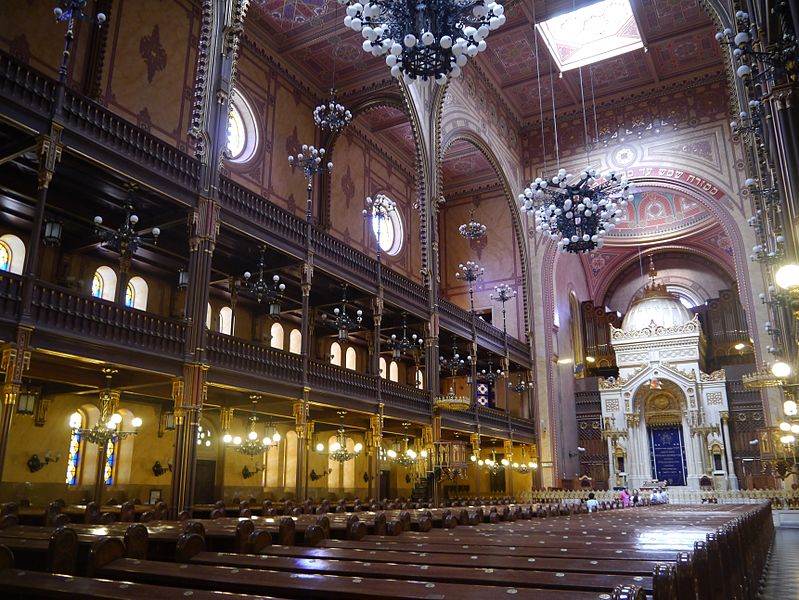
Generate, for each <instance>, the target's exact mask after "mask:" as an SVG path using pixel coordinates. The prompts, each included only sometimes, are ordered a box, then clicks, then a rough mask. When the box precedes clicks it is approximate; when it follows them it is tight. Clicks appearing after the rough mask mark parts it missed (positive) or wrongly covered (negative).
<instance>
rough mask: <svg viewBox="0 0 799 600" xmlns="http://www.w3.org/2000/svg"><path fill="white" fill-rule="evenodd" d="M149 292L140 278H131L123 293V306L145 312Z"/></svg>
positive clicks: (145, 283)
mask: <svg viewBox="0 0 799 600" xmlns="http://www.w3.org/2000/svg"><path fill="white" fill-rule="evenodd" d="M149 293H150V290H149V287H148V286H147V282H146V281H144V279H142V278H141V277H131V278H130V281H128V289H127V290H126V291H125V306H127V307H129V308H135V309H136V310H147V296H148V295H149Z"/></svg>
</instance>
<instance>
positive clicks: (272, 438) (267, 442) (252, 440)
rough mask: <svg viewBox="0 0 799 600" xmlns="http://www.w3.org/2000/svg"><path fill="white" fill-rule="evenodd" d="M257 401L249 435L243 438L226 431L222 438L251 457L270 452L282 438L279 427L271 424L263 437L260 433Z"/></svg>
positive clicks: (236, 449) (254, 402) (230, 446)
mask: <svg viewBox="0 0 799 600" xmlns="http://www.w3.org/2000/svg"><path fill="white" fill-rule="evenodd" d="M256 403H257V402H256V401H253V412H252V415H250V418H249V421H250V431H249V432H248V433H247V437H246V438H243V439H242V437H241V436H238V435H237V436H233V435H231V434H230V433H226V434H225V435H224V437H223V438H222V441H223V442H224V443H225V444H226V445H227V446H228V447H229V448H232V449H233V450H235V451H236V452H240V453H241V454H244V455H246V456H249V457H253V456H258V455H261V454H264V453H267V452H269V451H270V450H271V449H272V448H274V447H275V446H277V444H278V442H280V439H281V438H280V434H279V433H278V431H277V428H276V427H275V426H274V425H271V424H270V425H269V426H267V428H266V432H265V435H264V437H263V438H261V437H260V436H259V435H258V432H257V431H256V430H255V428H256V424H257V423H258V415H256V414H255V406H256Z"/></svg>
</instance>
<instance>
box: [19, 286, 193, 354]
mask: <svg viewBox="0 0 799 600" xmlns="http://www.w3.org/2000/svg"><path fill="white" fill-rule="evenodd" d="M32 317H33V319H34V321H35V322H36V328H37V329H50V330H51V331H55V332H57V333H59V334H61V335H65V336H69V337H80V338H92V339H94V340H98V341H100V342H104V343H108V344H113V345H117V346H124V347H126V348H130V349H132V350H136V349H139V350H145V351H148V352H151V353H155V354H160V355H163V356H169V357H171V358H180V357H181V356H182V355H183V344H184V340H185V339H186V326H185V324H184V323H182V322H180V321H172V320H169V319H164V318H162V317H157V316H154V315H152V314H150V313H146V312H143V311H140V310H136V309H133V308H124V307H121V306H117V305H115V304H113V303H111V302H108V301H105V300H98V299H97V298H92V297H89V296H84V295H82V294H75V293H73V292H70V291H68V290H65V289H62V288H58V287H56V286H53V285H50V284H46V283H37V284H36V285H34V288H33V306H32Z"/></svg>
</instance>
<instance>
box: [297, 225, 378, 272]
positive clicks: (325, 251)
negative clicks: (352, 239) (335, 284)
mask: <svg viewBox="0 0 799 600" xmlns="http://www.w3.org/2000/svg"><path fill="white" fill-rule="evenodd" d="M311 238H312V243H313V249H314V252H316V255H317V256H318V257H319V258H320V259H323V260H324V259H327V260H328V261H330V263H331V264H332V265H335V266H336V267H338V268H340V269H341V271H343V272H344V273H347V274H349V275H350V276H355V277H358V278H359V279H361V280H364V281H369V282H371V283H372V284H373V285H374V286H375V287H377V261H376V260H374V259H372V258H370V257H368V256H367V255H366V254H364V253H363V252H361V251H359V250H356V249H355V248H353V247H352V246H350V245H348V244H345V243H344V242H342V241H341V240H339V239H337V238H334V237H333V236H332V235H329V234H327V233H325V232H323V231H321V230H319V229H316V228H314V229H313V233H312V234H311Z"/></svg>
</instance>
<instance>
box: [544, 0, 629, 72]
mask: <svg viewBox="0 0 799 600" xmlns="http://www.w3.org/2000/svg"><path fill="white" fill-rule="evenodd" d="M536 27H537V28H538V31H539V33H540V34H541V37H542V38H543V39H544V42H546V45H547V47H548V48H549V51H550V53H551V54H552V57H553V58H554V59H555V64H557V66H558V68H559V69H560V70H561V71H568V70H569V69H576V68H577V67H583V66H585V65H590V64H591V63H595V62H599V61H601V60H605V59H607V58H611V57H613V56H618V55H619V54H624V53H625V52H631V51H633V50H637V49H638V48H643V46H644V43H643V42H642V41H641V35H640V34H639V33H638V25H637V24H636V22H635V17H634V16H633V11H632V8H631V7H630V0H602V1H601V2H595V3H593V4H591V5H589V6H584V7H583V8H579V9H577V10H573V11H571V12H568V13H565V14H562V15H558V16H557V17H553V18H551V19H549V20H547V21H543V22H542V23H538V24H536Z"/></svg>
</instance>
